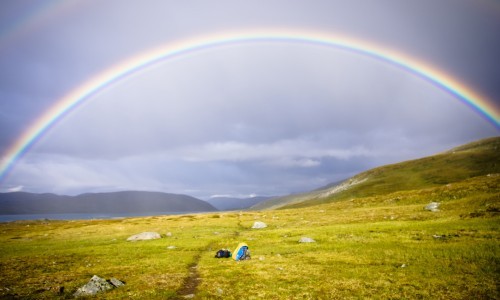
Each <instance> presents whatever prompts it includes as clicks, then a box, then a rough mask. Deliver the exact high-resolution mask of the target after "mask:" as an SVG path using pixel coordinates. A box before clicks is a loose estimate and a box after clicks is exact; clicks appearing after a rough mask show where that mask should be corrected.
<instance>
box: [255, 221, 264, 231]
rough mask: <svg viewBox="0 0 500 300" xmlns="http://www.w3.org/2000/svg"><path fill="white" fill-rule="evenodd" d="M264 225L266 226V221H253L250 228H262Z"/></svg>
mask: <svg viewBox="0 0 500 300" xmlns="http://www.w3.org/2000/svg"><path fill="white" fill-rule="evenodd" d="M266 227H267V224H266V223H264V222H260V221H256V222H255V223H253V226H252V229H262V228H266Z"/></svg>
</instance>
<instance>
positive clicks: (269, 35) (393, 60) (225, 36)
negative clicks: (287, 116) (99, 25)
mask: <svg viewBox="0 0 500 300" xmlns="http://www.w3.org/2000/svg"><path fill="white" fill-rule="evenodd" d="M255 42H272V43H306V44H312V45H319V46H325V47H333V48H336V49H343V50H346V51H351V52H355V53H359V54H361V55H365V56H369V57H372V58H375V59H377V60H381V61H384V62H387V63H390V64H393V65H395V66H398V67H400V68H402V69H404V70H406V71H409V72H411V73H413V74H415V75H416V76H419V77H421V78H423V79H426V80H428V81H430V82H432V83H433V84H435V85H436V86H438V87H439V88H441V89H443V90H444V91H447V92H448V93H450V94H452V95H453V96H455V98H457V99H458V100H460V101H462V102H464V103H465V104H467V105H468V106H469V107H471V108H472V109H474V110H476V111H477V112H478V113H479V114H481V115H482V116H483V117H485V118H486V119H487V120H488V121H490V122H491V123H492V124H493V126H495V127H496V128H497V129H500V123H499V119H500V112H499V109H498V107H496V106H495V104H494V102H493V101H491V100H487V99H486V98H484V97H482V96H481V95H479V94H478V93H476V92H474V91H473V90H472V89H470V88H468V87H467V86H466V85H464V84H463V83H461V82H459V81H458V80H456V79H454V78H453V77H452V76H450V75H449V74H445V73H443V72H442V71H440V70H438V69H436V68H434V67H432V66H430V65H428V64H426V63H424V62H422V61H419V60H417V59H415V58H413V57H409V56H406V55H404V54H402V53H399V52H396V51H394V50H391V49H387V48H384V47H381V46H378V45H375V44H373V43H370V42H366V41H360V40H355V39H352V38H349V37H346V36H340V35H332V34H329V33H320V32H316V31H314V32H308V31H300V30H299V31H297V30H291V29H286V30H269V29H266V30H262V31H260V30H255V31H246V32H242V31H238V32H234V33H221V34H215V35H207V36H201V37H196V38H192V39H187V40H181V41H178V42H172V43H167V44H165V45H162V46H160V47H158V48H155V49H153V50H150V51H146V52H143V53H140V54H138V55H136V56H134V57H131V58H129V59H127V60H125V61H123V62H121V63H119V64H117V65H115V66H112V67H111V68H109V69H107V70H105V71H103V72H101V73H99V74H97V75H95V76H93V77H92V78H90V79H89V80H88V81H87V82H85V83H83V84H82V85H80V86H78V87H77V88H75V89H74V90H72V91H71V92H70V93H68V94H67V95H66V96H65V97H63V98H62V99H59V100H58V101H57V102H56V104H54V105H53V106H52V107H50V108H49V109H48V110H47V111H46V112H45V113H44V114H43V115H42V116H41V117H40V118H38V119H37V120H36V121H35V122H34V123H33V124H32V125H31V126H29V128H28V129H27V130H26V131H25V132H24V133H23V134H22V135H21V136H20V137H19V139H17V140H16V141H15V143H14V144H13V145H12V146H11V147H9V148H8V150H7V151H6V153H5V154H4V155H3V158H2V160H1V161H0V181H1V180H2V179H4V178H5V177H6V176H7V174H8V173H9V171H10V170H11V169H12V168H13V167H14V165H15V163H16V162H17V161H18V160H19V159H20V158H21V157H22V156H23V155H24V154H25V153H26V152H27V151H29V149H30V147H31V146H33V145H34V144H35V143H36V141H37V140H39V139H41V138H42V137H43V134H44V133H46V132H47V131H48V130H49V129H50V128H51V127H52V126H54V125H56V124H57V122H58V121H59V120H61V119H62V118H63V117H64V116H65V115H66V114H68V113H69V112H71V111H73V110H75V109H76V108H77V107H78V106H79V105H80V104H81V103H83V102H84V101H86V100H88V99H90V98H92V97H94V96H96V95H97V94H98V93H99V92H101V91H103V90H104V89H106V88H109V87H110V86H111V85H112V84H114V83H117V82H119V81H121V80H123V79H125V78H127V77H130V76H131V75H132V74H135V73H137V72H138V71H141V70H144V69H146V68H148V67H151V66H152V65H155V64H157V63H159V62H163V61H165V60H168V59H171V58H173V57H177V56H182V55H186V54H188V53H192V52H196V51H201V50H205V49H211V48H217V47H221V46H225V45H233V44H241V43H255Z"/></svg>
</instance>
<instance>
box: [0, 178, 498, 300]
mask: <svg viewBox="0 0 500 300" xmlns="http://www.w3.org/2000/svg"><path fill="white" fill-rule="evenodd" d="M499 184H500V176H497V175H495V176H479V177H473V178H468V179H465V180H462V181H457V182H455V183H453V184H451V185H439V186H435V187H429V188H426V189H415V190H406V191H397V192H392V193H386V194H382V195H371V196H366V197H358V198H353V199H350V198H349V199H346V200H342V201H335V202H331V203H325V204H321V205H316V206H309V207H303V208H299V209H283V210H274V211H252V212H224V213H210V214H195V215H184V216H162V217H145V218H129V219H120V220H93V221H90V220H87V221H29V222H12V223H2V224H0V298H2V297H4V298H9V297H10V298H14V299H15V298H22V299H54V298H62V299H67V298H72V294H73V293H74V292H75V291H76V289H77V288H78V287H80V286H82V285H83V284H85V283H86V282H87V281H88V280H89V279H90V278H91V277H92V275H94V274H96V275H98V276H101V277H104V278H106V279H109V278H111V277H116V278H118V279H120V280H122V281H124V282H126V285H125V286H124V287H121V288H118V289H115V290H112V291H110V292H107V293H104V294H100V295H98V296H97V297H96V298H98V299H131V298H134V299H169V298H170V299H174V298H176V297H177V294H178V292H179V291H180V290H181V288H182V286H183V284H184V280H185V278H187V277H188V275H189V272H190V270H189V266H190V265H191V264H192V263H193V262H197V268H196V270H197V274H198V276H199V278H198V279H199V280H198V283H199V285H198V286H197V289H196V291H195V294H196V296H195V298H197V299H363V298H371V299H498V298H500V293H499V291H498V282H499V279H500V278H499V274H500V273H499V271H500V270H499V257H500V256H499V254H500V244H499V242H498V241H499V240H500V234H499V226H500V222H499V211H500V189H499ZM431 201H437V202H440V203H441V210H440V211H439V212H429V211H425V210H424V209H423V207H424V206H425V205H426V204H428V203H429V202H431ZM257 220H259V221H263V222H265V223H267V224H268V226H269V227H268V228H265V229H260V230H255V229H251V226H252V224H253V222H255V221H257ZM143 231H157V232H159V233H161V234H163V235H165V234H166V233H167V232H171V233H172V236H170V237H167V236H164V237H163V238H162V239H159V240H154V241H142V242H127V241H126V239H127V237H129V236H130V235H133V234H136V233H139V232H143ZM302 236H308V237H311V238H313V239H315V240H316V241H317V242H316V243H312V244H300V243H298V240H299V239H300V237H302ZM239 242H246V243H247V244H248V245H249V246H250V250H251V253H252V259H251V260H249V261H242V262H235V261H233V260H231V259H216V258H214V255H215V252H216V251H217V250H218V249H220V248H226V247H229V248H231V249H234V247H236V245H237V244H238V243H239ZM168 246H175V247H176V248H175V249H168ZM198 256H199V260H198V258H197V257H198ZM61 287H64V292H63V293H59V290H60V288H61Z"/></svg>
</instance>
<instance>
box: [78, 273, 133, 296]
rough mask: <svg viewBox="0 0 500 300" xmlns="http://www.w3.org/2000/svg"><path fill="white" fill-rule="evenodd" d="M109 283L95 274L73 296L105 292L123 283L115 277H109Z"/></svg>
mask: <svg viewBox="0 0 500 300" xmlns="http://www.w3.org/2000/svg"><path fill="white" fill-rule="evenodd" d="M110 281H111V283H109V282H108V281H106V280H105V279H104V278H101V277H99V276H97V275H94V276H92V278H91V279H90V281H89V282H87V283H86V284H85V285H84V286H82V287H80V288H79V289H78V290H76V292H75V293H74V294H73V296H75V297H84V296H93V295H96V294H97V293H101V292H105V291H109V290H112V289H114V288H115V287H120V286H122V285H125V284H124V283H123V282H121V281H120V280H118V279H116V278H111V280H110Z"/></svg>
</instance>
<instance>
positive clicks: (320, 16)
mask: <svg viewBox="0 0 500 300" xmlns="http://www.w3.org/2000/svg"><path fill="white" fill-rule="evenodd" d="M450 3H451V2H449V1H443V2H439V3H434V2H433V3H426V2H421V1H410V2H404V3H403V2H400V1H377V2H369V3H368V2H366V1H349V2H348V3H346V2H344V1H313V2H307V3H306V2H303V1H273V2H272V3H270V2H268V1H266V2H264V1H262V2H255V3H254V2H252V3H249V2H239V1H221V2H218V3H217V4H213V3H208V2H204V1H194V2H189V3H188V2H183V3H171V2H165V1H147V2H136V1H119V2H114V1H106V2H102V1H101V2H91V1H85V2H84V1H82V2H75V5H70V4H66V5H65V6H64V9H60V10H57V9H56V8H57V6H53V10H48V11H47V12H45V13H46V14H47V16H51V18H45V19H44V18H40V19H39V20H38V21H37V23H36V24H38V25H39V26H36V27H33V26H32V27H29V28H30V30H24V31H23V34H22V36H21V35H19V38H17V39H13V38H12V36H15V35H10V37H9V40H8V41H9V43H7V44H6V43H3V44H2V41H3V42H5V41H7V39H4V40H2V37H1V36H0V46H2V47H0V51H1V53H2V54H3V55H1V56H0V117H1V119H0V126H1V127H2V128H9V130H3V131H2V132H1V133H0V150H3V151H4V149H6V148H7V147H8V146H9V145H10V144H11V143H12V142H13V140H14V138H15V137H16V136H19V135H20V134H21V133H22V132H23V130H25V129H26V127H27V126H28V125H29V124H31V123H32V121H33V120H34V119H35V118H36V117H37V116H38V115H40V114H41V113H42V112H44V111H45V110H46V109H47V107H49V106H50V105H52V104H53V103H55V101H56V100H57V99H60V98H61V97H62V96H63V95H65V94H67V93H68V92H69V91H71V90H72V89H74V88H75V87H77V86H78V85H79V84H81V83H82V82H84V81H85V80H87V79H88V78H91V77H92V76H93V75H95V74H97V73H99V72H100V71H102V70H104V69H106V68H108V67H110V66H112V65H114V64H116V63H117V62H120V61H123V60H124V59H126V58H127V57H131V56H133V55H136V54H137V53H141V52H143V51H145V50H147V49H150V48H152V47H154V46H156V45H160V44H165V43H167V42H169V41H174V40H179V39H182V38H186V37H192V36H199V35H203V34H204V33H213V32H218V31H227V30H238V29H244V28H268V27H283V28H309V29H317V30H320V31H324V32H332V33H336V32H341V33H343V34H346V35H350V36H353V37H355V38H358V39H364V40H368V41H372V42H375V43H377V44H381V45H387V47H389V48H394V49H396V50H398V51H401V52H404V53H407V54H408V55H410V56H414V57H418V58H421V60H424V61H428V62H429V63H431V64H433V65H435V66H436V67H437V68H440V69H443V70H445V71H448V72H449V73H451V74H452V75H454V76H456V77H458V78H459V79H463V80H465V81H467V82H470V86H472V87H475V88H477V89H478V90H479V91H482V92H484V93H485V94H487V95H493V98H494V97H496V96H495V95H497V94H498V93H497V92H498V85H497V84H496V83H497V82H498V80H499V79H500V74H499V73H498V68H495V64H494V63H492V61H493V62H494V61H496V56H497V54H496V53H498V49H499V45H500V37H498V34H497V33H498V29H499V28H500V21H499V19H500V18H498V16H499V15H500V9H498V7H496V6H495V5H493V4H488V2H484V3H483V2H478V4H477V5H472V4H470V3H466V2H459V3H458V2H456V1H454V2H453V5H451V4H450ZM0 5H1V4H0ZM443 5H444V6H446V9H442V8H443V7H442V6H443ZM486 5H491V7H489V8H488V9H485V7H486ZM4 8H5V9H9V10H10V11H11V12H13V13H18V14H20V15H22V13H21V11H23V10H22V9H21V10H19V8H12V6H10V5H9V6H4ZM0 11H2V10H1V9H0ZM14 19H15V18H11V19H9V20H14ZM464 20H467V22H466V21H464ZM4 23H5V22H4ZM4 23H2V24H4ZM478 33H480V34H478ZM494 135H498V130H497V129H496V128H495V127H494V126H493V125H492V124H490V123H488V122H487V121H486V120H485V119H484V118H483V117H482V116H480V115H479V114H477V113H476V112H475V111H473V110H471V109H470V108H469V107H467V106H466V105H465V104H463V103H461V102H460V101H459V100H457V99H456V98H454V97H453V96H452V95H450V94H448V93H447V92H445V91H442V90H440V89H439V88H437V87H436V86H435V85H433V84H431V83H429V82H427V81H425V80H423V79H422V78H419V77H416V76H415V75H413V74H410V73H408V72H406V71H404V70H402V69H401V68H399V67H395V66H393V65H389V64H387V63H385V62H381V61H377V60H374V59H373V58H370V57H366V56H362V55H360V54H357V53H351V52H346V51H343V50H340V49H333V48H327V47H320V46H317V45H316V46H314V45H307V44H297V43H265V42H259V43H252V44H244V45H243V44H241V45H232V46H226V47H220V48H213V49H209V50H205V51H201V52H196V53H191V54H189V55H186V56H182V57H178V58H176V59H173V60H168V61H165V62H164V63H161V64H158V65H156V66H154V67H153V68H150V69H147V70H145V71H143V72H141V73H139V74H137V75H135V76H133V77H131V78H129V79H127V80H125V81H122V82H120V83H119V84H116V85H114V86H113V87H111V88H109V89H107V90H105V91H104V92H102V93H100V94H98V95H96V96H95V97H94V98H92V99H90V100H89V101H87V102H86V103H85V104H84V105H82V106H81V107H79V108H78V109H77V110H75V111H74V112H72V113H71V114H69V115H68V116H66V117H65V118H64V119H63V120H62V121H61V122H59V123H58V124H57V126H55V127H53V128H52V129H51V130H50V132H48V133H47V134H46V135H45V136H44V137H43V138H42V139H41V140H40V141H39V142H38V143H37V144H36V145H35V146H34V147H33V148H32V149H31V151H30V153H28V154H27V155H26V156H25V157H24V158H23V159H22V160H20V161H19V162H18V164H17V165H16V167H15V168H14V169H13V171H12V172H11V174H10V176H9V177H8V178H7V179H6V180H5V181H4V182H3V183H1V185H2V186H1V187H0V189H1V190H2V191H7V190H9V189H13V188H16V189H19V187H21V186H22V187H23V189H25V190H30V191H37V192H46V191H47V192H57V193H71V194H75V193H80V192H85V191H105V190H121V189H140V190H160V191H166V192H182V193H187V194H191V195H194V196H198V197H208V196H210V195H213V194H233V195H243V194H244V195H249V194H265V195H278V194H287V193H291V192H297V191H302V190H308V189H313V188H316V187H319V186H322V185H325V184H328V183H330V182H332V181H337V180H341V179H344V178H347V177H349V176H352V175H354V174H356V173H357V172H360V171H363V170H366V169H368V168H372V167H375V166H378V165H381V164H386V163H393V162H397V161H400V160H405V159H411V158H417V157H421V156H424V155H430V154H433V153H435V152H439V151H443V150H446V149H448V148H450V147H453V146H456V145H459V144H462V143H465V142H468V141H472V140H475V139H479V138H483V137H488V136H494Z"/></svg>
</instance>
